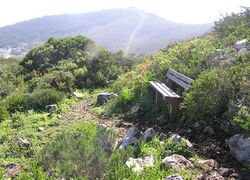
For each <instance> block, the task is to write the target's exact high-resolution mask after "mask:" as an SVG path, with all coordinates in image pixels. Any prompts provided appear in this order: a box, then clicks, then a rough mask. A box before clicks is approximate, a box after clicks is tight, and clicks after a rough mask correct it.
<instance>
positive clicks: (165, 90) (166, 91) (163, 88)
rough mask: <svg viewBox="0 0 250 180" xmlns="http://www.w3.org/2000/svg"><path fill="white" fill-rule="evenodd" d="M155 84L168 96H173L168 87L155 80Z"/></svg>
mask: <svg viewBox="0 0 250 180" xmlns="http://www.w3.org/2000/svg"><path fill="white" fill-rule="evenodd" d="M156 85H157V86H158V87H159V88H160V89H161V90H162V91H164V92H165V93H166V94H167V96H168V97H175V95H174V94H173V93H172V92H171V91H170V89H169V88H165V87H164V86H162V85H161V84H160V83H158V82H156Z"/></svg>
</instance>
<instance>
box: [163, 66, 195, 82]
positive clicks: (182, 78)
mask: <svg viewBox="0 0 250 180" xmlns="http://www.w3.org/2000/svg"><path fill="white" fill-rule="evenodd" d="M167 74H171V75H173V76H176V77H177V78H178V79H180V80H182V81H184V82H186V83H187V84H191V83H192V82H193V81H194V80H193V79H191V78H189V77H187V76H185V75H184V74H181V73H179V72H177V71H175V70H173V69H169V70H168V73H167Z"/></svg>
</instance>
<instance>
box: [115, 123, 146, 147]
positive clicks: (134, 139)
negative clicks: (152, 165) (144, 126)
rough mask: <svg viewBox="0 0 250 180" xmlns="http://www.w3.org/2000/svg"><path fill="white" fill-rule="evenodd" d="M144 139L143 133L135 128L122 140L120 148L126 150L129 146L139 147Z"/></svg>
mask: <svg viewBox="0 0 250 180" xmlns="http://www.w3.org/2000/svg"><path fill="white" fill-rule="evenodd" d="M142 138H143V135H142V132H141V131H139V129H138V128H136V127H135V126H133V127H132V128H130V129H129V130H128V131H127V133H126V134H125V136H124V137H123V138H122V140H121V145H120V148H125V147H127V146H128V145H134V146H138V145H140V143H141V140H142Z"/></svg>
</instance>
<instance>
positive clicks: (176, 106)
mask: <svg viewBox="0 0 250 180" xmlns="http://www.w3.org/2000/svg"><path fill="white" fill-rule="evenodd" d="M180 103H181V101H175V102H172V103H171V106H170V120H171V121H173V120H176V118H177V116H178V114H179V111H180Z"/></svg>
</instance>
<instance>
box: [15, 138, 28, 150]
mask: <svg viewBox="0 0 250 180" xmlns="http://www.w3.org/2000/svg"><path fill="white" fill-rule="evenodd" d="M16 141H17V143H18V144H20V145H22V146H24V147H27V148H28V147H29V146H30V145H31V143H30V142H29V141H28V140H27V139H23V138H16Z"/></svg>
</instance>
